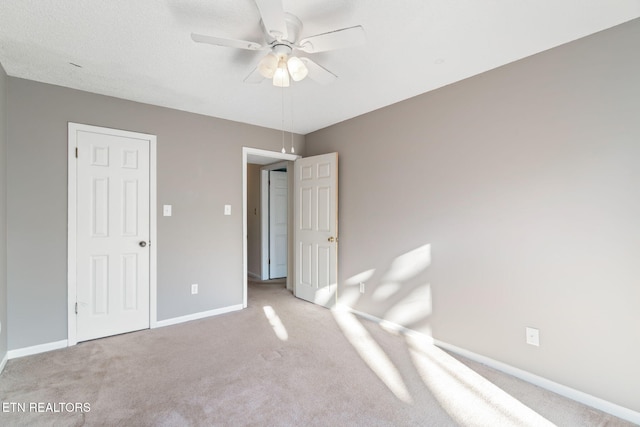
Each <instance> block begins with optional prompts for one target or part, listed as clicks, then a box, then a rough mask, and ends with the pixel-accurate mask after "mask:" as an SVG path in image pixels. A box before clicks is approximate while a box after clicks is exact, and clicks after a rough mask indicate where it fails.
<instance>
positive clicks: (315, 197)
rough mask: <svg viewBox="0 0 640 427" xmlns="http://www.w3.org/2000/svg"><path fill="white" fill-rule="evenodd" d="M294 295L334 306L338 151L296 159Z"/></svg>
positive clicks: (335, 289) (336, 251)
mask: <svg viewBox="0 0 640 427" xmlns="http://www.w3.org/2000/svg"><path fill="white" fill-rule="evenodd" d="M294 182H295V184H294V192H295V193H294V194H295V200H294V203H295V205H294V206H295V209H294V211H295V225H294V233H295V235H294V247H295V251H296V253H295V262H296V264H295V267H296V268H295V282H294V283H295V295H296V296H297V297H298V298H302V299H304V300H307V301H310V302H313V303H315V304H319V305H322V306H325V307H332V306H333V305H335V302H336V298H337V284H338V247H337V245H338V153H329V154H323V155H320V156H313V157H306V158H302V159H298V160H296V161H295V176H294Z"/></svg>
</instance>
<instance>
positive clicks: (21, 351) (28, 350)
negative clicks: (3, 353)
mask: <svg viewBox="0 0 640 427" xmlns="http://www.w3.org/2000/svg"><path fill="white" fill-rule="evenodd" d="M67 345H68V341H67V340H60V341H55V342H49V343H46V344H39V345H34V346H31V347H24V348H18V349H15V350H9V351H8V352H7V356H8V358H9V359H15V358H17V357H24V356H31V355H32V354H38V353H44V352H45V351H51V350H58V349H60V348H65V347H67Z"/></svg>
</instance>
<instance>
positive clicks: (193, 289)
mask: <svg viewBox="0 0 640 427" xmlns="http://www.w3.org/2000/svg"><path fill="white" fill-rule="evenodd" d="M197 293H198V284H197V283H194V284H193V285H191V295H195V294H197Z"/></svg>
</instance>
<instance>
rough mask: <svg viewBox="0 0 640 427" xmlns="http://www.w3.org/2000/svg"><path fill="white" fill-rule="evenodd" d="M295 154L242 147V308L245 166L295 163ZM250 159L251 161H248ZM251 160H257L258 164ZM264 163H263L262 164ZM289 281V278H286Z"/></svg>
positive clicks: (244, 299) (244, 291)
mask: <svg viewBox="0 0 640 427" xmlns="http://www.w3.org/2000/svg"><path fill="white" fill-rule="evenodd" d="M298 158H300V156H298V155H297V154H288V153H279V152H276V151H267V150H261V149H259V148H250V147H242V307H243V308H247V273H248V270H247V164H248V163H258V164H267V163H273V162H277V161H278V160H289V161H295V160H296V159H298ZM250 159H251V161H249V160H250ZM253 159H259V160H260V162H257V161H254V160H253ZM262 162H264V163H262ZM287 280H289V278H287Z"/></svg>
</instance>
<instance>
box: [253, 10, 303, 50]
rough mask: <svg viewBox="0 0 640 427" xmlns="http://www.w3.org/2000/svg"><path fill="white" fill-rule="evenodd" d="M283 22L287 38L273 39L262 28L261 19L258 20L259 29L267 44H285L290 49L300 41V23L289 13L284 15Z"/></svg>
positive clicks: (264, 28)
mask: <svg viewBox="0 0 640 427" xmlns="http://www.w3.org/2000/svg"><path fill="white" fill-rule="evenodd" d="M284 21H285V23H286V25H287V37H286V38H280V39H278V38H277V37H274V36H273V35H272V34H270V33H269V30H267V28H266V27H265V26H264V22H263V21H262V19H261V20H260V27H262V31H263V32H264V34H265V41H266V42H267V44H269V45H271V46H274V45H275V44H285V45H287V46H289V47H290V48H291V46H293V45H296V44H297V43H298V40H299V39H300V33H302V21H300V20H299V19H298V18H297V17H296V16H295V15H292V14H290V13H286V12H285V14H284Z"/></svg>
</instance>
